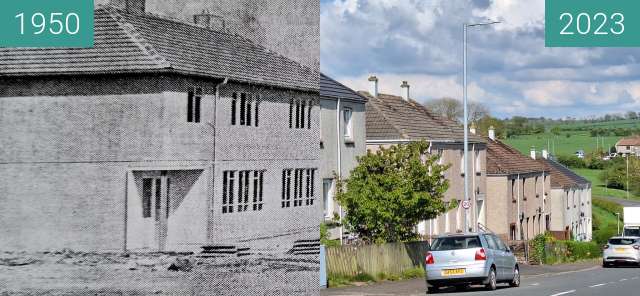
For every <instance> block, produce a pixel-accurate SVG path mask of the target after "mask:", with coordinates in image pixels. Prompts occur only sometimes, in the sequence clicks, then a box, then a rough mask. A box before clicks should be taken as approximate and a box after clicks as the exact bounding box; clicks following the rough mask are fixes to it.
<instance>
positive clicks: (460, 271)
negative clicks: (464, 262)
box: [442, 268, 465, 276]
mask: <svg viewBox="0 0 640 296" xmlns="http://www.w3.org/2000/svg"><path fill="white" fill-rule="evenodd" d="M464 272H465V270H464V268H456V269H445V270H443V271H442V275H443V276H448V275H463V274H464Z"/></svg>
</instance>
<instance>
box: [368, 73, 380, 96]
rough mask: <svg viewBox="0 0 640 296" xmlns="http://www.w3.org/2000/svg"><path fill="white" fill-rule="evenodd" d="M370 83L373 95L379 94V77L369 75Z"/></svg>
mask: <svg viewBox="0 0 640 296" xmlns="http://www.w3.org/2000/svg"><path fill="white" fill-rule="evenodd" d="M369 83H370V87H371V89H370V92H371V95H372V96H374V97H377V96H378V77H376V76H373V75H372V76H369Z"/></svg>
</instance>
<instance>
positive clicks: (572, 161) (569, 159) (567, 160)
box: [558, 155, 587, 169]
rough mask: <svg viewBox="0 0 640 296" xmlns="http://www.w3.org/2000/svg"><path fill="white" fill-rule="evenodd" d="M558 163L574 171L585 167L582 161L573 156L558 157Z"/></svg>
mask: <svg viewBox="0 0 640 296" xmlns="http://www.w3.org/2000/svg"><path fill="white" fill-rule="evenodd" d="M558 162H559V163H561V164H563V165H564V166H567V167H570V168H574V169H583V168H585V167H587V164H586V162H585V161H584V159H582V158H579V157H577V156H575V155H560V156H558Z"/></svg>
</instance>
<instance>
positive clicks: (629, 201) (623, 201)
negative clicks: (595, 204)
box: [604, 196, 640, 207]
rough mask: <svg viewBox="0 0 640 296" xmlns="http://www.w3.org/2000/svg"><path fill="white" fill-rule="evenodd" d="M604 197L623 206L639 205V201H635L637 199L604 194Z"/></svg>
mask: <svg viewBox="0 0 640 296" xmlns="http://www.w3.org/2000/svg"><path fill="white" fill-rule="evenodd" d="M604 198H606V199H608V200H610V201H612V202H615V203H617V204H619V205H621V206H623V207H640V201H637V200H633V199H623V198H617V197H611V196H604Z"/></svg>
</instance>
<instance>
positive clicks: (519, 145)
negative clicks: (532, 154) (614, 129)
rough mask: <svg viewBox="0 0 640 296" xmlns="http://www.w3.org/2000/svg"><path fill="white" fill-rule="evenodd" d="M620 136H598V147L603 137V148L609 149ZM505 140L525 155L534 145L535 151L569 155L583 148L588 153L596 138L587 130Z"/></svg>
mask: <svg viewBox="0 0 640 296" xmlns="http://www.w3.org/2000/svg"><path fill="white" fill-rule="evenodd" d="M567 134H569V135H570V137H568V138H567V136H566V135H567ZM620 138H622V137H616V136H609V137H599V138H598V140H597V141H598V147H600V148H601V149H602V145H603V144H602V140H603V139H604V147H605V149H609V147H611V146H614V145H615V143H616V142H618V140H620ZM505 142H506V143H507V144H509V145H511V146H513V147H514V148H516V149H518V150H519V151H520V152H522V153H524V154H525V155H529V151H531V147H535V149H536V150H537V151H541V150H542V149H547V151H549V152H550V153H552V154H554V155H571V154H575V153H576V151H578V150H584V152H585V153H587V154H588V153H590V152H592V151H594V150H595V149H596V138H595V137H591V135H590V134H589V132H562V133H561V134H560V135H559V136H556V135H554V134H552V133H544V134H537V135H522V136H515V137H512V138H508V139H506V140H505Z"/></svg>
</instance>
